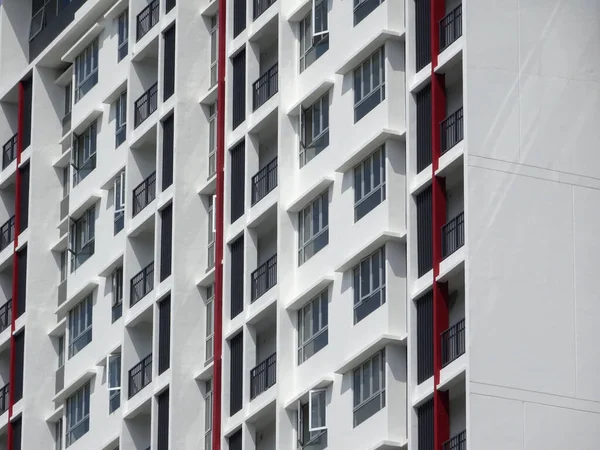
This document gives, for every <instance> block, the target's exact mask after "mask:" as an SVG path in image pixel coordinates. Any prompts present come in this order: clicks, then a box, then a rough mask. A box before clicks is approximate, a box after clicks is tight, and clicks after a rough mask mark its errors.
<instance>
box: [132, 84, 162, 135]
mask: <svg viewBox="0 0 600 450" xmlns="http://www.w3.org/2000/svg"><path fill="white" fill-rule="evenodd" d="M157 100H158V83H154V84H153V85H152V86H150V88H149V89H148V90H147V91H146V92H144V93H143V94H142V95H141V97H140V98H138V99H137V100H136V101H135V105H134V128H137V127H139V126H140V125H141V124H142V123H143V122H144V121H145V120H146V119H147V118H148V117H150V116H151V115H152V113H154V112H155V111H156V108H157V107H158V103H157Z"/></svg>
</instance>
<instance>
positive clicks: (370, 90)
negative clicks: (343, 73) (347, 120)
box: [352, 45, 386, 123]
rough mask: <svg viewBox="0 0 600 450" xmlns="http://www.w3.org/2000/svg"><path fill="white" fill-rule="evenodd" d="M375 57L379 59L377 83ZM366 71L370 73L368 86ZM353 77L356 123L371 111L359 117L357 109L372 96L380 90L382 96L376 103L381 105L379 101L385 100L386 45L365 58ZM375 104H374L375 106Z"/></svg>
mask: <svg viewBox="0 0 600 450" xmlns="http://www.w3.org/2000/svg"><path fill="white" fill-rule="evenodd" d="M375 57H377V58H378V60H379V62H378V67H377V77H378V79H379V83H377V84H375V81H374V80H375V76H374V74H375ZM365 73H368V75H369V83H368V86H366V83H365V77H364V74H365ZM352 79H353V80H352V81H353V89H354V123H356V122H358V121H359V120H360V119H362V118H363V117H364V115H366V114H368V112H370V111H371V110H369V111H367V112H366V113H365V114H364V115H363V116H361V117H360V118H357V110H358V108H360V106H361V105H362V104H363V103H365V102H366V101H367V100H369V99H370V98H371V97H372V96H374V95H376V94H377V93H379V92H381V98H380V100H379V102H378V103H377V104H376V105H379V103H381V102H382V101H384V100H385V81H386V80H385V46H383V45H382V46H381V47H379V48H378V49H377V50H375V51H374V52H373V53H371V54H370V55H369V56H368V57H367V58H365V59H364V60H363V61H362V62H361V63H360V64H359V65H358V67H357V68H355V69H354V70H353V72H352ZM357 80H358V82H357ZM358 85H360V91H357V87H358ZM376 105H375V106H376ZM375 106H373V108H374V107H375Z"/></svg>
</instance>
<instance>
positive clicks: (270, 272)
mask: <svg viewBox="0 0 600 450" xmlns="http://www.w3.org/2000/svg"><path fill="white" fill-rule="evenodd" d="M276 284H277V255H274V256H271V257H270V258H269V259H268V260H267V261H266V262H265V263H263V264H261V265H260V266H259V267H258V269H256V270H255V271H254V272H252V286H251V289H252V301H255V300H256V299H257V298H260V297H261V296H262V295H263V294H264V293H265V292H267V291H268V290H269V289H271V288H272V287H273V286H275V285H276Z"/></svg>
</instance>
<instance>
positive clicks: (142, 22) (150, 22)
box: [136, 0, 159, 41]
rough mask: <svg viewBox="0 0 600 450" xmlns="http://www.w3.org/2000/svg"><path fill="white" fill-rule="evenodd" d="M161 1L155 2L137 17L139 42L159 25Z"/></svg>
mask: <svg viewBox="0 0 600 450" xmlns="http://www.w3.org/2000/svg"><path fill="white" fill-rule="evenodd" d="M158 10H159V1H158V0H154V1H153V2H152V3H150V4H149V5H148V6H146V7H145V8H144V9H142V10H141V11H140V13H139V14H138V15H137V21H136V22H137V29H136V33H137V34H136V36H137V40H138V41H139V40H140V39H141V38H143V37H144V36H145V35H146V33H148V31H150V30H151V29H152V27H153V26H154V25H156V24H157V23H158V14H159V13H158Z"/></svg>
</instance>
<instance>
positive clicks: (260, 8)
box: [254, 0, 276, 20]
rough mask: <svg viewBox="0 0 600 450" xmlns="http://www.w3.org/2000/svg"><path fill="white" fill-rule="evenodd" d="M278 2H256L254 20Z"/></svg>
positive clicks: (267, 0)
mask: <svg viewBox="0 0 600 450" xmlns="http://www.w3.org/2000/svg"><path fill="white" fill-rule="evenodd" d="M275 1H276V0H254V20H256V19H257V18H258V17H259V16H260V15H261V14H262V13H264V12H265V11H266V10H267V9H269V7H270V6H271V5H272V4H273V3H275Z"/></svg>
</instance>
